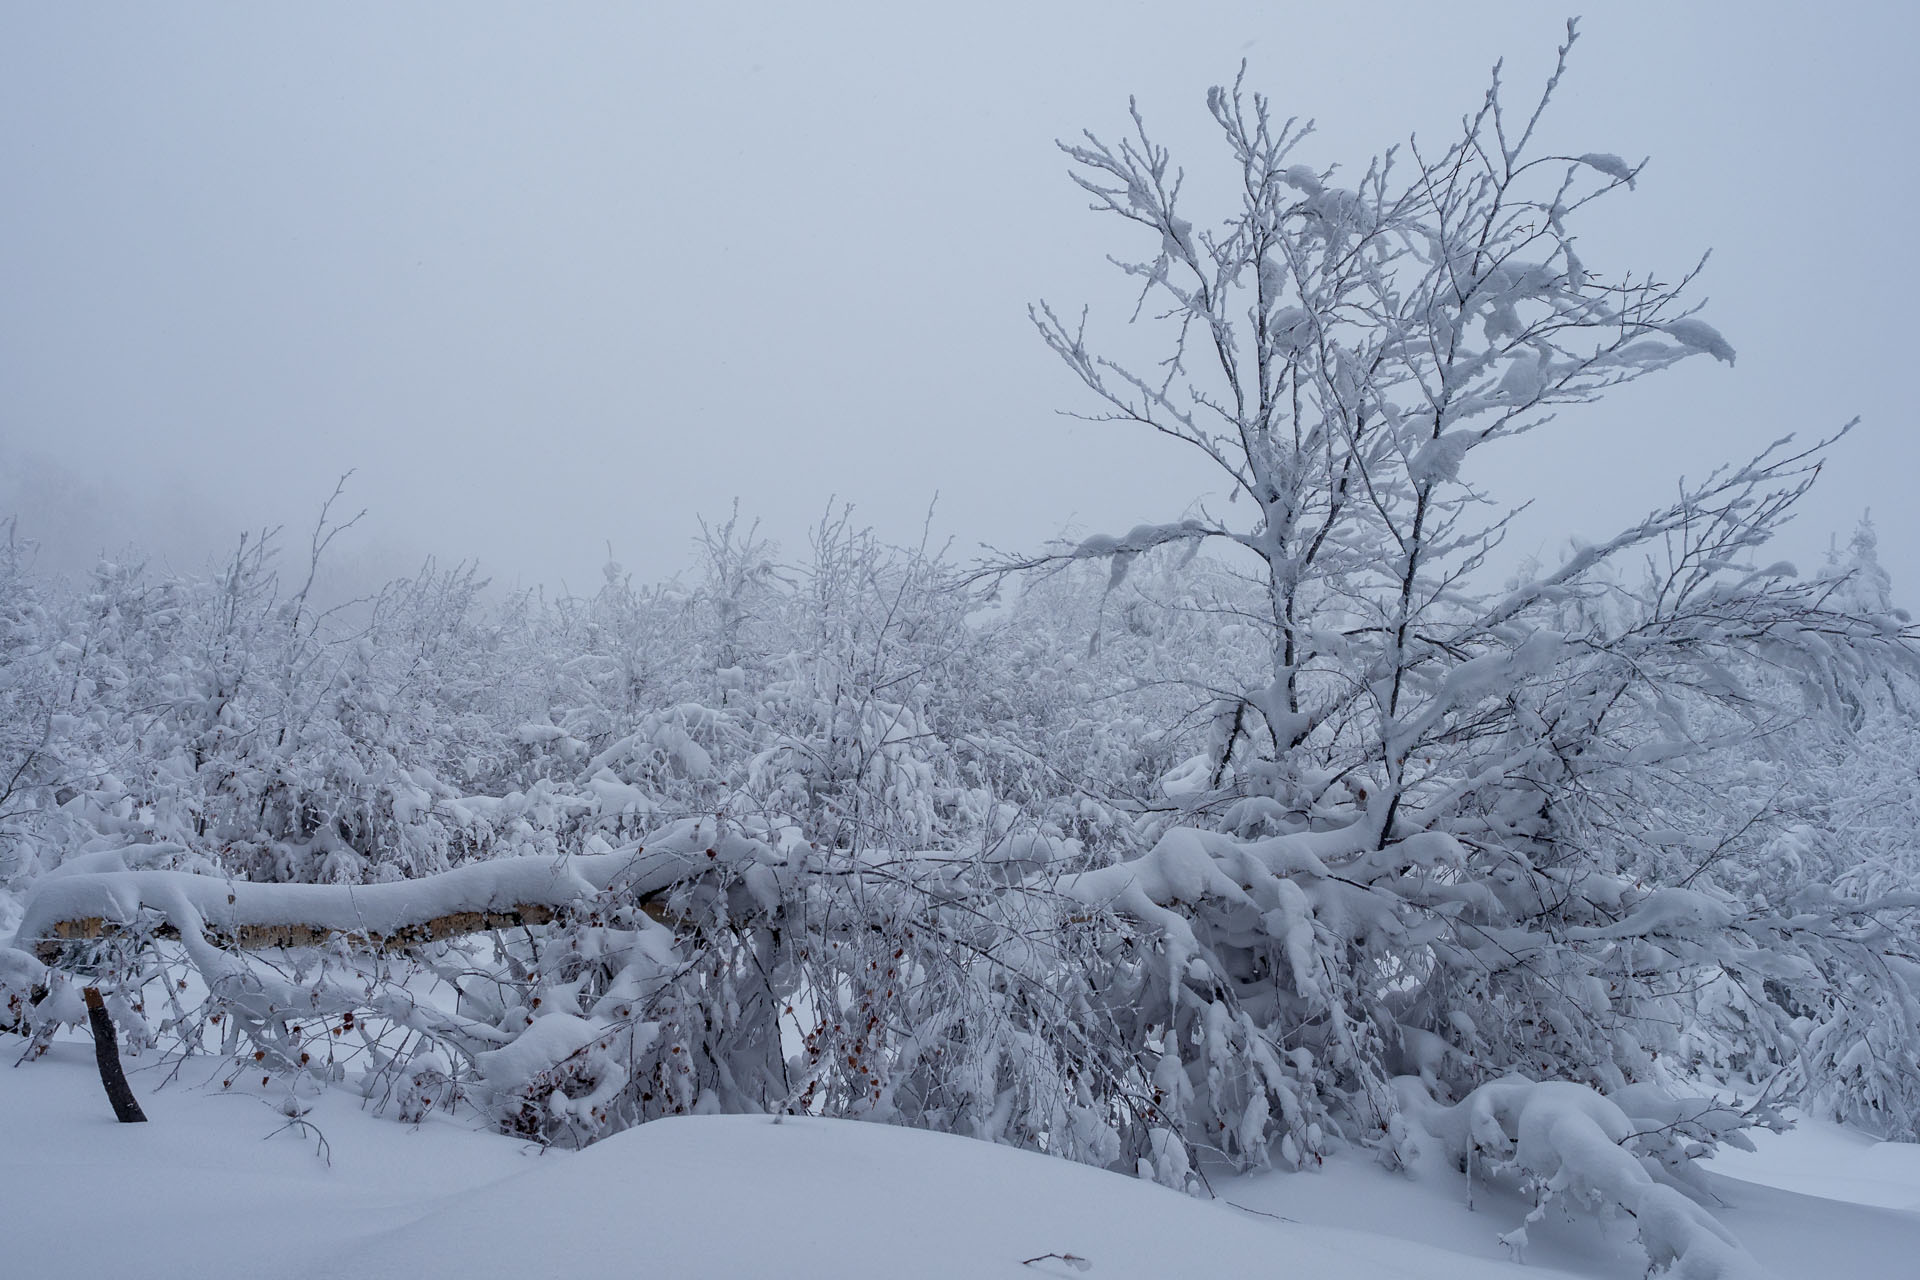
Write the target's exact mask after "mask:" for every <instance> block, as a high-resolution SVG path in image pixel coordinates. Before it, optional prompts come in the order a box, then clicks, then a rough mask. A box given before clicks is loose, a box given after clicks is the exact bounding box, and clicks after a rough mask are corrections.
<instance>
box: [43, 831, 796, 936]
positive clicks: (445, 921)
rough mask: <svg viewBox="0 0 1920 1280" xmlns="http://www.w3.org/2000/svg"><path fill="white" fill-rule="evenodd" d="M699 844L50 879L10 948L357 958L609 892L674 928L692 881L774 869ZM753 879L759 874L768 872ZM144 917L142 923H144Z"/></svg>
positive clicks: (730, 850) (736, 844) (744, 846)
mask: <svg viewBox="0 0 1920 1280" xmlns="http://www.w3.org/2000/svg"><path fill="white" fill-rule="evenodd" d="M700 834H701V835H703V836H704V837H705V838H704V839H697V840H687V839H685V838H682V839H680V840H676V841H672V842H670V843H669V845H668V847H658V846H656V847H654V848H642V847H639V846H636V847H634V848H632V849H629V850H623V851H620V852H616V853H602V854H587V855H580V856H575V857H564V858H501V859H496V860H493V861H489V862H477V863H470V864H468V865H466V866H462V867H456V868H454V869H453V870H451V871H443V872H440V873H439V874H437V875H431V876H422V877H420V878H418V879H415V880H396V881H390V882H387V883H382V884H366V885H338V884H259V883H254V882H251V881H236V880H226V879H221V878H218V877H215V876H206V875H197V874H194V873H192V872H185V871H161V870H145V869H143V870H129V869H118V870H108V871H88V872H83V873H78V874H73V875H66V876H54V877H49V878H47V879H44V880H42V881H40V882H39V883H38V884H36V885H35V886H34V890H33V893H32V894H31V896H30V897H29V898H28V900H27V904H26V908H27V909H26V913H25V915H24V916H23V917H22V919H21V922H20V928H19V930H18V932H17V933H16V934H15V935H14V937H13V939H12V944H13V946H15V947H17V948H19V949H21V950H25V951H31V952H33V953H34V954H35V955H37V956H39V957H40V959H41V960H42V962H44V963H48V964H51V963H53V962H55V961H56V960H57V959H58V958H59V955H60V953H61V951H62V949H63V948H64V947H65V945H66V944H67V943H70V942H75V941H81V940H85V939H90V938H102V937H108V936H111V935H113V934H116V933H130V932H138V931H141V930H142V928H143V927H144V929H145V931H146V932H147V933H149V934H150V935H152V936H158V937H179V936H180V932H181V930H182V928H187V929H191V930H193V931H194V932H195V933H196V934H198V935H199V936H200V937H202V938H204V939H205V940H207V941H208V942H210V943H212V944H214V945H215V946H219V947H223V948H227V949H236V950H260V949H264V948H270V947H313V946H322V945H325V944H327V943H328V942H330V941H331V940H333V939H334V938H336V937H340V938H344V939H346V940H347V942H348V943H349V945H353V946H361V947H371V948H376V949H380V950H395V949H399V948H404V947H413V946H419V945H421V944H423V943H427V942H435V941H439V940H441V939H444V938H453V937H459V936H461V935H463V934H470V933H480V932H484V931H487V930H492V929H504V928H513V927H518V926H521V925H538V924H546V923H547V922H549V921H551V920H552V919H553V918H554V916H555V915H556V914H558V913H559V912H560V911H562V910H564V909H566V908H568V907H571V906H573V905H575V904H577V903H581V902H584V901H587V900H588V899H591V898H593V897H594V896H595V895H597V894H599V893H601V892H603V891H606V890H608V889H614V890H617V891H619V892H620V893H622V894H623V895H627V896H628V900H629V901H637V903H638V904H639V906H640V908H641V910H643V911H645V912H646V913H647V914H648V915H650V916H653V917H654V918H655V919H657V920H661V921H663V922H670V919H669V915H668V911H667V907H666V902H665V898H666V896H667V894H668V893H669V892H670V891H671V890H672V888H673V886H675V885H676V884H678V883H680V882H681V881H683V880H685V879H687V878H688V877H689V876H694V875H701V874H706V873H709V872H710V871H711V870H712V869H713V868H714V867H715V866H716V865H722V864H731V865H733V866H734V867H735V868H736V869H741V870H747V871H748V872H749V874H750V875H751V874H753V871H754V869H755V868H754V864H765V863H768V862H771V861H773V858H772V857H771V854H770V851H769V850H767V847H766V846H765V845H764V844H761V843H759V842H758V841H752V840H747V839H744V838H740V837H737V836H727V835H718V834H717V833H714V832H711V831H708V832H702V833H700ZM682 846H688V847H682ZM758 870H759V871H760V873H761V874H764V873H765V868H764V866H762V867H760V868H758ZM143 912H144V913H149V914H148V915H147V918H146V920H145V921H143V920H142V913H143ZM151 913H158V915H159V916H160V917H161V918H160V920H158V921H154V920H153V919H152V915H151Z"/></svg>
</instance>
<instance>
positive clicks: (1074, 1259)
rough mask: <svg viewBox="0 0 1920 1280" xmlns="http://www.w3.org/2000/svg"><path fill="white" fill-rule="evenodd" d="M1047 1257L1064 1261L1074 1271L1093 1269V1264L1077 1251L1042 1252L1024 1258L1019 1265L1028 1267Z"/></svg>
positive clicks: (1043, 1260)
mask: <svg viewBox="0 0 1920 1280" xmlns="http://www.w3.org/2000/svg"><path fill="white" fill-rule="evenodd" d="M1049 1258H1057V1259H1058V1260H1060V1261H1061V1262H1064V1263H1066V1264H1067V1265H1068V1266H1070V1267H1072V1268H1073V1269H1074V1270H1075V1271H1091V1270H1093V1264H1092V1263H1091V1262H1089V1261H1087V1260H1086V1259H1085V1258H1083V1257H1081V1256H1080V1255H1079V1254H1077V1253H1043V1254H1041V1255H1040V1256H1039V1257H1037V1258H1027V1259H1024V1260H1023V1261H1022V1262H1021V1263H1020V1265H1021V1266H1023V1267H1030V1266H1032V1265H1033V1264H1034V1263H1036V1262H1045V1261H1046V1260H1047V1259H1049Z"/></svg>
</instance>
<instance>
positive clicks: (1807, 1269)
mask: <svg viewBox="0 0 1920 1280" xmlns="http://www.w3.org/2000/svg"><path fill="white" fill-rule="evenodd" d="M19 1048H20V1041H18V1040H17V1039H15V1038H13V1037H10V1036H4V1035H0V1053H4V1054H5V1059H4V1061H0V1134H4V1135H5V1136H6V1141H5V1143H4V1144H3V1145H0V1256H4V1257H5V1258H6V1259H7V1265H6V1272H7V1274H10V1275H20V1276H37V1275H58V1274H74V1273H86V1274H96V1273H97V1274H107V1275H113V1274H128V1275H135V1274H137V1275H141V1276H143V1277H153V1278H156V1280H166V1278H169V1277H181V1278H182V1280H185V1278H186V1277H206V1278H208V1280H215V1278H218V1277H228V1276H232V1277H240V1276H247V1277H259V1276H305V1277H316V1278H317V1277H322V1276H335V1275H347V1276H353V1277H355V1278H356V1280H379V1278H381V1277H396V1278H397V1277H408V1278H409V1280H412V1278H416V1277H427V1276H441V1275H446V1276H460V1277H463V1278H467V1277H491V1276H502V1277H505V1276H515V1277H529V1276H542V1275H567V1276H578V1277H593V1276H601V1275H605V1276H615V1275H630V1274H635V1273H636V1270H635V1269H636V1266H639V1267H642V1268H644V1270H645V1271H646V1272H647V1273H648V1274H656V1275H664V1276H676V1277H680V1276H712V1277H733V1276H753V1275H778V1276H782V1277H794V1278H797V1280H812V1278H814V1277H819V1278H820V1280H827V1278H829V1277H830V1278H832V1280H868V1278H872V1280H882V1278H887V1280H891V1278H893V1277H955V1278H958V1277H969V1278H978V1277H987V1278H990V1277H995V1276H1003V1277H1008V1278H1009V1280H1012V1278H1014V1277H1022V1276H1025V1277H1035V1276H1044V1275H1054V1276H1078V1275H1081V1274H1085V1275H1087V1276H1088V1277H1090V1280H1106V1278H1111V1280H1135V1278H1138V1280H1147V1278H1148V1277H1152V1278H1154V1280H1164V1278H1165V1277H1187V1276H1192V1277H1210V1276H1220V1277H1239V1276H1250V1275H1266V1274H1285V1275H1289V1276H1303V1277H1320V1276H1325V1277H1339V1278H1340V1280H1401V1278H1407V1280H1411V1278H1413V1277H1421V1278H1423V1280H1424V1278H1431V1280H1468V1278H1470V1277H1471V1278H1476V1280H1477V1278H1481V1277H1494V1278H1497V1277H1502V1276H1514V1277H1519V1276H1531V1277H1536V1278H1537V1280H1558V1278H1559V1277H1565V1276H1582V1277H1609V1278H1610V1277H1620V1278H1621V1280H1633V1278H1635V1277H1639V1276H1641V1275H1643V1274H1644V1271H1645V1262H1644V1258H1643V1257H1642V1255H1641V1254H1640V1253H1639V1251H1638V1249H1637V1248H1636V1246H1634V1245H1633V1244H1632V1243H1631V1239H1630V1236H1631V1232H1630V1230H1629V1229H1628V1228H1629V1226H1630V1224H1626V1223H1621V1222H1615V1223H1609V1224H1599V1223H1595V1222H1592V1221H1580V1222H1571V1223H1570V1222H1568V1221H1566V1220H1565V1219H1564V1218H1563V1217H1561V1216H1560V1215H1558V1214H1550V1215H1549V1216H1548V1219H1547V1220H1546V1221H1545V1222H1542V1223H1540V1224H1539V1225H1537V1226H1536V1227H1535V1228H1534V1229H1533V1231H1532V1232H1531V1235H1532V1241H1533V1243H1532V1245H1531V1246H1530V1248H1529V1253H1528V1257H1527V1260H1526V1263H1527V1265H1516V1264H1515V1263H1513V1262H1512V1261H1509V1260H1507V1258H1506V1251H1505V1249H1504V1248H1503V1247H1502V1246H1501V1245H1500V1244H1499V1243H1498V1242H1497V1241H1496V1239H1495V1237H1496V1236H1497V1235H1498V1234H1499V1233H1500V1232H1502V1231H1506V1230H1508V1229H1510V1228H1511V1227H1513V1226H1514V1225H1515V1224H1516V1223H1517V1222H1518V1221H1519V1219H1520V1217H1521V1216H1522V1215H1523V1214H1524V1213H1525V1211H1526V1207H1527V1206H1526V1205H1525V1204H1523V1203H1522V1202H1521V1201H1520V1200H1519V1199H1518V1198H1517V1197H1515V1196H1514V1195H1513V1194H1511V1193H1510V1192H1507V1191H1502V1190H1500V1189H1498V1188H1489V1187H1487V1186H1485V1185H1480V1186H1477V1187H1476V1188H1475V1189H1474V1206H1473V1208H1472V1209H1471V1210H1470V1209H1469V1208H1468V1206H1467V1203H1466V1196H1467V1188H1466V1185H1465V1181H1464V1179H1463V1178H1461V1176H1460V1175H1459V1174H1458V1173H1457V1172H1455V1171H1453V1170H1451V1169H1447V1168H1444V1167H1440V1166H1438V1165H1437V1164H1433V1163H1430V1164H1428V1165H1427V1166H1426V1167H1422V1168H1420V1169H1418V1170H1417V1171H1416V1176H1414V1177H1411V1178H1409V1177H1405V1176H1402V1175H1395V1174H1389V1173H1387V1172H1385V1171H1383V1170H1381V1169H1379V1168H1378V1167H1377V1166H1375V1165H1373V1164H1371V1163H1370V1162H1369V1161H1367V1160H1366V1159H1365V1158H1363V1157H1359V1156H1345V1157H1341V1158H1339V1159H1336V1160H1335V1161H1333V1162H1332V1163H1330V1164H1329V1165H1328V1167H1327V1168H1326V1169H1325V1170H1323V1171H1321V1172H1319V1173H1316V1174H1302V1175H1284V1174H1280V1175H1264V1176H1256V1177H1249V1178H1237V1179H1221V1178H1216V1179H1215V1180H1214V1184H1213V1185H1214V1191H1215V1192H1216V1195H1217V1197H1218V1198H1217V1199H1215V1200H1212V1201H1207V1200H1201V1199H1194V1198H1190V1197H1185V1196H1181V1195H1177V1194H1175V1193H1173V1192H1170V1191H1167V1190H1165V1189H1163V1188H1159V1187H1156V1186H1152V1185H1150V1184H1148V1183H1144V1182H1140V1181H1137V1180H1134V1179H1129V1178H1123V1177H1117V1176H1115V1175H1112V1174H1109V1173H1103V1172H1100V1171H1098V1170H1094V1169H1089V1168H1085V1167H1082V1166H1077V1165H1070V1164H1067V1163H1065V1162H1062V1161H1056V1160H1049V1159H1046V1158H1044V1157H1041V1156H1036V1155H1032V1154H1029V1153H1025V1152H1020V1151H1014V1150H1010V1149H1007V1148H1003V1147H993V1146H989V1145H987V1144H984V1143H977V1142H971V1141H968V1140H965V1139H961V1138H953V1137H946V1136H941V1135H936V1134H926V1133H916V1132H911V1131H907V1130H903V1129H896V1128H887V1127H883V1126H878V1125H863V1124H856V1123H849V1122H833V1121H819V1120H788V1121H786V1122H784V1123H781V1124H775V1123H773V1122H772V1121H770V1120H767V1119H764V1118H758V1117H720V1116H715V1117H699V1118H689V1119H684V1120H667V1121H662V1122H659V1123H656V1124H652V1125H648V1126H646V1127H644V1128H641V1129H638V1130H634V1131H631V1132H628V1133H626V1134H622V1135H620V1136H618V1137H615V1138H613V1139H611V1140H609V1141H606V1142H604V1143H601V1144H599V1145H598V1146H595V1147H592V1148H590V1149H588V1150H586V1151H584V1152H579V1153H567V1152H557V1151H555V1152H547V1153H542V1152H541V1151H540V1150H539V1149H538V1148H536V1147H533V1146H530V1145H528V1144H524V1143H520V1142H516V1141H514V1140H512V1139H509V1138H504V1137H500V1136H497V1135H494V1134H489V1133H482V1132H476V1131H475V1130H474V1129H473V1128H471V1127H470V1126H469V1124H468V1123H467V1121H466V1117H464V1116H458V1115H456V1116H451V1117H447V1116H440V1117H433V1118H430V1119H429V1120H428V1121H427V1122H426V1123H425V1124H422V1125H420V1126H417V1127H414V1126H408V1125H404V1124H400V1123H398V1122H396V1121H394V1120H392V1119H389V1118H381V1117H375V1116H373V1115H371V1114H369V1113H366V1112H363V1111H362V1110H361V1109H360V1108H359V1107H358V1106H357V1105H356V1101H355V1100H354V1099H353V1098H352V1097H350V1096H348V1095H347V1094H345V1093H344V1092H339V1091H336V1092H333V1093H330V1094H327V1095H324V1096H322V1097H319V1098H316V1099H305V1100H303V1102H304V1103H310V1104H311V1106H312V1110H311V1112H310V1113H309V1114H308V1116H307V1119H308V1120H309V1121H311V1122H312V1123H313V1124H314V1125H315V1126H317V1129H318V1131H319V1132H321V1133H323V1134H324V1135H325V1138H326V1141H327V1147H328V1155H330V1157H331V1163H330V1164H329V1163H328V1161H327V1160H326V1159H323V1158H322V1157H321V1155H319V1154H318V1153H317V1146H318V1144H317V1142H316V1140H315V1138H314V1136H313V1135H312V1134H311V1133H302V1132H298V1131H292V1130H289V1131H283V1132H276V1130H280V1129H281V1128H282V1126H284V1125H285V1124H286V1123H287V1117H286V1116H285V1115H284V1114H282V1111H281V1103H282V1102H283V1101H284V1099H285V1094H284V1092H280V1091H276V1090H267V1091H265V1092H261V1091H258V1090H255V1091H251V1092H241V1085H240V1083H238V1082H236V1084H235V1086H234V1088H233V1090H230V1091H228V1090H222V1089H221V1087H220V1081H219V1078H218V1077H217V1076H216V1077H214V1078H213V1079H212V1080H211V1081H209V1080H208V1078H207V1076H206V1072H207V1069H208V1068H207V1067H206V1066H203V1065H197V1064H196V1065H192V1066H189V1068H187V1069H186V1070H185V1071H183V1072H182V1073H181V1076H180V1078H179V1079H177V1080H176V1081H175V1082H173V1083H172V1084H169V1085H167V1086H166V1087H164V1088H162V1087H159V1085H160V1083H161V1081H160V1074H159V1072H158V1071H156V1070H155V1069H153V1068H141V1069H136V1070H135V1071H133V1073H132V1078H133V1081H134V1086H135V1088H136V1090H137V1091H138V1092H139V1093H140V1094H141V1096H142V1101H143V1105H144V1106H145V1108H146V1111H147V1115H148V1117H149V1121H150V1122H149V1123H148V1124H146V1125H124V1126H123V1125H117V1124H115V1123H114V1122H113V1119H112V1115H111V1113H110V1111H109V1110H108V1108H107V1105H106V1100H105V1097H104V1095H103V1094H102V1093H101V1091H100V1084H99V1080H98V1078H97V1076H96V1075H95V1072H94V1067H93V1061H92V1051H91V1046H90V1045H89V1044H88V1043H86V1042H85V1041H82V1040H69V1041H63V1042H61V1043H59V1044H57V1045H56V1046H55V1047H54V1049H53V1051H52V1052H51V1053H50V1054H49V1055H48V1056H47V1057H46V1058H44V1059H42V1060H41V1061H38V1062H35V1063H30V1064H27V1065H25V1066H20V1067H17V1068H15V1067H13V1066H12V1063H13V1060H14V1059H15V1058H17V1057H18V1054H19ZM258 1079H259V1078H258V1077H254V1078H253V1079H252V1080H251V1081H249V1082H247V1083H251V1084H256V1085H257V1083H258ZM1717 1168H1718V1169H1719V1170H1720V1172H1717V1173H1715V1174H1714V1175H1711V1181H1712V1184H1713V1189H1714V1191H1715V1192H1716V1194H1717V1195H1718V1196H1719V1197H1720V1199H1721V1200H1722V1201H1723V1202H1724V1203H1723V1204H1720V1205H1715V1206H1712V1207H1713V1209H1714V1211H1715V1213H1716V1214H1717V1215H1718V1216H1719V1217H1720V1219H1721V1221H1723V1222H1724V1223H1726V1224H1727V1225H1728V1226H1729V1227H1730V1228H1732V1229H1733V1230H1734V1231H1735V1232H1736V1233H1737V1234H1738V1235H1739V1236H1740V1237H1741V1239H1742V1241H1743V1242H1744V1243H1745V1244H1746V1245H1747V1247H1748V1248H1749V1249H1750V1250H1751V1251H1752V1252H1753V1253H1754V1254H1755V1255H1756V1256H1757V1257H1759V1258H1760V1259H1761V1260H1762V1261H1764V1262H1765V1263H1767V1264H1768V1265H1769V1266H1770V1267H1771V1268H1773V1270H1774V1272H1775V1274H1777V1275H1779V1276H1780V1277H1782V1278H1783V1280H1785V1278H1787V1277H1799V1276H1806V1277H1816V1276H1857V1277H1881V1276H1884V1277H1903V1276H1907V1275H1911V1274H1913V1272H1912V1270H1911V1268H1912V1266H1913V1262H1914V1259H1915V1258H1920V1147H1915V1146H1910V1145H1904V1144H1892V1143H1875V1142H1873V1141H1871V1140H1870V1139H1867V1138H1864V1137H1861V1136H1859V1135H1857V1134H1853V1133H1850V1132H1848V1131H1845V1130H1842V1129H1838V1128H1835V1127H1833V1126H1828V1125H1808V1126H1805V1127H1803V1128H1802V1129H1801V1130H1799V1131H1797V1132H1795V1133H1793V1134H1790V1135H1788V1136H1786V1137H1781V1138H1771V1139H1769V1138H1766V1137H1764V1136H1763V1137H1762V1139H1761V1149H1760V1151H1759V1153H1758V1154H1757V1155H1746V1154H1744V1153H1732V1154H1730V1155H1729V1156H1727V1157H1724V1158H1723V1159H1722V1160H1721V1161H1720V1162H1718V1165H1717ZM1047 1254H1054V1255H1060V1254H1070V1255H1074V1256H1075V1257H1077V1258H1079V1259H1082V1260H1084V1261H1085V1262H1086V1263H1087V1264H1089V1265H1087V1266H1086V1267H1085V1269H1084V1270H1082V1269H1081V1268H1080V1267H1079V1266H1078V1265H1077V1264H1075V1263H1073V1262H1069V1261H1065V1260H1063V1259H1061V1258H1059V1257H1052V1258H1047V1257H1044V1256H1043V1255H1047ZM1029 1259H1039V1260H1038V1261H1033V1262H1031V1263H1028V1261H1027V1260H1029Z"/></svg>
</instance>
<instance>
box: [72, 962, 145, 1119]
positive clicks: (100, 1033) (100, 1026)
mask: <svg viewBox="0 0 1920 1280" xmlns="http://www.w3.org/2000/svg"><path fill="white" fill-rule="evenodd" d="M80 994H81V995H82V996H84V997H86V1001H87V1022H88V1023H89V1024H90V1025H91V1026H92V1027H93V1058H94V1061H95V1062H97V1063H99V1064H100V1083H101V1084H102V1085H104V1086H106V1090H107V1101H108V1102H111V1103H112V1104H113V1114H114V1115H115V1117H117V1118H118V1119H119V1121H120V1123H121V1124H144V1123H145V1122H146V1119H147V1117H146V1115H145V1114H144V1113H143V1112H142V1111H141V1110H140V1104H139V1102H138V1101H136V1100H135V1099H134V1096H133V1090H132V1089H131V1088H129V1087H128V1086H127V1073H126V1072H125V1071H122V1070H121V1069H120V1037H119V1036H118V1035H117V1034H115V1032H114V1030H113V1020H112V1019H111V1018H109V1017H107V1006H106V1004H105V1002H103V1001H102V1000H101V999H100V988H98V987H88V988H87V989H86V990H84V991H82V992H81V993H80Z"/></svg>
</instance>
